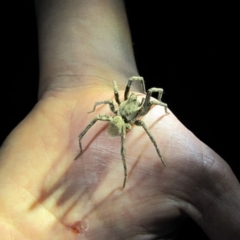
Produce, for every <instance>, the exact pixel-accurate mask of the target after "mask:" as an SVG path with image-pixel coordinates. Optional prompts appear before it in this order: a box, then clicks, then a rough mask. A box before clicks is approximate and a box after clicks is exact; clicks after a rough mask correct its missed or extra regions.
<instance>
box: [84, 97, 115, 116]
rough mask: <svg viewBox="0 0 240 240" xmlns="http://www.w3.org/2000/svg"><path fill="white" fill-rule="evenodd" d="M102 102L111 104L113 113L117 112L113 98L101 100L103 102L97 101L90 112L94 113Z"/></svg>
mask: <svg viewBox="0 0 240 240" xmlns="http://www.w3.org/2000/svg"><path fill="white" fill-rule="evenodd" d="M100 104H108V105H109V108H110V109H111V111H112V112H113V113H115V114H116V113H117V109H116V108H115V106H114V104H113V101H112V100H106V101H101V102H95V104H94V107H93V110H92V111H90V112H88V113H92V112H94V111H95V109H96V107H97V106H98V105H100Z"/></svg>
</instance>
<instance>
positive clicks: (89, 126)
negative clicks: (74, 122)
mask: <svg viewBox="0 0 240 240" xmlns="http://www.w3.org/2000/svg"><path fill="white" fill-rule="evenodd" d="M98 120H100V121H109V122H110V121H111V120H112V117H109V116H106V115H98V116H97V117H95V118H94V119H93V120H92V121H91V122H90V123H89V124H88V125H87V127H86V128H85V129H84V130H83V131H82V132H81V133H80V134H79V136H78V140H79V148H80V152H79V154H78V155H77V156H76V157H75V158H74V160H76V159H77V158H78V157H79V156H80V155H81V154H82V144H81V140H82V138H83V136H84V135H85V134H86V133H87V131H88V130H89V129H90V128H91V127H92V126H93V125H94V124H95V123H96V122H97V121H98Z"/></svg>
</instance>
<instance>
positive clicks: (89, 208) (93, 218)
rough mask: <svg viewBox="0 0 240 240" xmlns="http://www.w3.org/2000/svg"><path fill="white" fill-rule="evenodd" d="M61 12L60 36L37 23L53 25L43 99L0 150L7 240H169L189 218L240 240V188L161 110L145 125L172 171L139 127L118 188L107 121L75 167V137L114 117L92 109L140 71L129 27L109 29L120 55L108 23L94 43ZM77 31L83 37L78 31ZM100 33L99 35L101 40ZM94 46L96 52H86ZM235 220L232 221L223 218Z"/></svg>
mask: <svg viewBox="0 0 240 240" xmlns="http://www.w3.org/2000/svg"><path fill="white" fill-rule="evenodd" d="M41 2H44V1H41ZM49 2H50V1H49ZM53 2H54V1H53ZM73 2H74V1H73ZM79 2H80V1H79ZM81 2H84V1H81ZM88 3H90V1H88ZM58 4H59V6H60V8H61V4H60V3H59V2H58ZM40 5H41V4H40ZM90 5H91V4H90ZM100 5H101V4H100ZM67 7H69V6H67ZM42 9H43V10H44V7H43V8H42ZM61 9H67V10H69V8H66V7H62V8H61ZM74 9H78V8H76V7H75V6H74ZM82 9H84V14H85V15H86V16H93V14H92V15H91V14H86V13H87V10H88V9H86V6H85V7H84V8H82ZM89 9H90V10H91V11H92V8H89ZM96 9H97V10H95V11H98V12H97V13H98V14H95V15H94V16H100V17H101V14H100V15H99V11H100V10H99V9H100V8H96ZM107 10H108V8H104V11H107ZM113 10H114V9H111V11H107V13H108V14H106V12H105V14H104V19H105V22H104V23H105V24H106V23H107V22H110V21H109V18H108V16H111V19H110V20H111V24H113V25H114V23H116V22H117V21H112V15H111V14H109V12H111V13H112V12H114V11H113ZM118 10H119V9H118ZM52 11H53V12H54V9H53V10H52ZM102 11H103V10H102ZM53 12H51V11H50V13H51V14H49V12H47V13H48V14H47V16H51V18H53V20H56V19H54V13H53ZM59 12H60V13H62V12H61V11H59ZM59 12H58V16H59V15H60V20H59V19H58V21H55V22H59V23H61V24H60V25H61V26H60V28H61V31H59V28H57V27H56V26H55V27H54V28H53V29H55V31H54V34H60V36H59V35H57V36H55V35H54V36H53V35H52V32H51V31H50V32H48V31H49V29H48V28H47V27H46V25H47V24H48V25H47V26H49V22H50V23H51V21H52V20H51V19H50V20H49V18H48V17H45V18H43V17H42V18H40V19H42V20H41V21H43V22H44V21H46V23H47V24H46V23H41V24H40V29H41V32H42V34H40V35H41V36H42V38H44V34H45V36H47V37H45V40H44V41H43V43H41V41H40V49H41V50H40V55H41V56H40V62H41V66H42V67H41V69H42V70H41V79H40V101H39V102H38V104H37V105H36V106H35V108H34V109H33V110H32V112H31V113H30V114H29V115H28V116H27V117H26V118H25V119H24V121H23V122H21V123H20V124H19V126H18V127H17V128H16V129H15V130H14V131H13V132H12V133H11V134H10V135H9V137H8V138H7V139H6V141H5V143H4V145H3V146H2V148H1V153H0V154H1V155H0V158H1V160H0V183H1V192H0V194H1V195H0V199H1V221H0V226H1V230H2V234H3V236H6V239H11V238H12V236H14V237H15V238H17V239H34V238H35V239H75V238H76V237H79V238H83V239H84V238H85V239H141V238H142V239H146V238H148V239H151V238H152V239H154V238H167V237H168V238H171V237H172V236H173V235H174V233H175V231H176V230H177V229H178V228H179V227H180V226H181V224H182V222H183V221H184V219H185V217H186V216H190V217H191V218H193V219H194V220H195V221H196V222H197V223H198V224H199V225H200V226H201V227H202V229H203V230H204V231H205V232H206V233H207V234H208V236H209V237H210V238H211V239H231V238H232V239H234V237H236V236H237V235H239V231H238V229H237V226H239V217H238V216H239V183H238V182H237V180H236V178H235V176H234V175H233V173H232V171H231V170H230V169H229V167H228V165H227V164H226V163H225V162H224V161H223V160H222V159H221V158H220V157H219V156H218V155H217V154H216V153H214V152H213V151H212V150H211V149H209V148H208V147H207V146H205V145H204V144H203V143H202V142H201V141H199V140H198V139H197V138H196V137H195V136H194V135H193V134H192V133H191V132H189V131H188V130H187V129H186V128H185V127H184V126H183V125H182V124H181V123H180V122H179V121H178V120H177V119H176V118H175V117H174V115H173V113H170V114H168V115H165V114H164V110H163V108H162V107H160V106H156V107H153V108H152V110H151V111H150V112H149V113H148V114H147V115H146V116H144V117H143V118H142V120H144V121H145V122H146V124H147V126H148V127H149V130H150V131H151V132H152V134H153V136H154V137H155V139H156V141H157V144H158V147H159V148H160V150H161V153H162V155H163V157H164V159H165V161H166V163H167V167H166V168H164V167H163V165H162V164H161V162H160V159H159V158H158V156H157V154H156V151H155V149H154V146H153V145H152V143H151V141H150V140H149V138H148V136H147V135H146V134H145V132H144V130H143V129H141V128H140V127H137V126H134V127H133V129H132V130H131V131H130V132H129V133H128V134H127V141H126V161H127V166H128V174H129V176H128V181H127V185H126V188H125V189H124V190H122V181H123V167H122V160H121V155H120V145H121V143H120V139H119V138H114V139H112V138H110V137H109V136H108V134H107V131H106V125H107V124H106V123H101V122H98V123H97V124H95V125H94V127H92V129H91V130H89V132H88V133H87V134H86V136H84V138H83V140H82V144H83V150H84V152H83V154H82V155H81V157H80V158H79V159H78V160H77V161H73V159H74V157H75V156H76V155H77V154H78V152H79V147H78V138H77V136H78V134H79V133H80V132H81V131H82V130H83V129H84V128H85V126H86V125H87V124H88V123H89V121H91V120H92V118H93V117H94V116H95V115H97V114H99V113H103V114H105V113H106V114H111V113H110V111H109V109H108V106H99V107H98V108H97V109H96V111H95V112H94V113H92V114H87V112H88V111H90V110H91V109H92V107H93V104H94V102H96V101H99V100H105V99H112V98H113V89H112V80H116V81H117V82H118V83H119V88H120V89H122V90H123V89H124V87H125V85H126V81H127V79H128V77H130V76H132V75H136V74H137V72H136V70H135V69H134V63H132V57H131V51H129V48H128V47H126V46H128V45H127V44H126V43H127V42H128V37H126V34H125V30H122V28H118V27H117V28H116V27H115V28H114V29H117V31H119V29H121V31H122V32H121V34H119V35H116V33H115V32H114V31H113V30H112V31H113V32H114V33H115V34H112V33H113V32H111V31H110V32H111V36H115V37H114V38H113V39H114V41H115V40H116V36H118V37H119V36H124V38H117V39H121V45H120V46H121V48H120V47H119V46H118V45H117V44H116V42H114V44H113V46H114V47H113V46H112V45H111V44H110V43H112V39H111V38H109V35H108V34H107V32H105V33H104V34H103V33H102V31H105V29H109V26H108V28H102V29H103V30H102V29H101V28H97V29H94V27H91V28H90V29H92V28H93V30H92V32H91V34H93V35H91V34H90V35H91V37H89V35H88V34H89V33H88V31H89V30H90V29H89V28H83V29H82V28H81V27H79V26H77V27H76V25H74V24H75V23H76V22H77V23H78V22H80V26H82V25H83V26H85V25H84V24H86V25H87V26H89V22H87V23H86V21H74V23H72V22H71V21H70V24H66V25H67V28H66V27H64V26H65V25H64V24H62V22H61V19H64V17H62V16H61V14H59ZM63 12H64V14H66V12H67V13H68V11H66V12H65V11H63ZM40 15H41V14H40ZM85 15H84V16H85ZM119 15H121V14H119ZM70 19H71V18H70ZM68 20H69V19H68ZM95 20H96V19H94V24H96V23H97V21H95ZM114 20H115V19H114ZM41 21H40V22H41ZM64 22H65V23H67V22H68V21H64ZM100 22H102V21H100ZM94 24H90V26H94ZM41 25H42V26H41ZM69 26H71V27H69ZM96 26H97V24H96ZM75 28H76V29H81V31H73V32H72V31H71V29H75ZM66 29H67V30H68V31H70V33H69V32H68V31H67V30H66ZM69 29H70V30H69ZM84 29H85V30H84ZM86 29H87V31H86ZM99 29H101V31H100V32H101V36H97V37H96V36H95V35H94V34H95V33H97V32H99ZM110 29H111V28H110ZM46 32H47V33H46ZM66 32H67V33H66ZM78 32H79V34H80V35H81V34H82V33H84V34H83V36H80V37H79V36H77V37H76V38H77V40H78V39H81V41H80V42H78V41H76V39H74V37H75V35H77V33H78ZM86 32H87V33H88V34H87V33H86ZM43 33H44V34H43ZM63 33H64V34H63ZM73 33H74V34H73ZM123 33H124V34H123ZM71 34H72V35H71ZM92 36H94V37H92ZM65 37H66V39H65ZM46 39H47V40H46ZM69 39H70V40H69ZM109 39H110V40H109ZM122 39H124V41H125V42H124V41H123V40H122ZM73 40H74V41H73ZM85 40H86V41H85ZM95 40H96V42H95ZM106 40H109V42H107V43H106ZM89 42H90V46H91V47H89V45H88V43H89ZM123 42H124V43H123ZM49 43H50V44H49ZM53 43H54V44H53ZM76 43H77V44H76ZM116 45H117V47H116ZM72 46H74V47H72ZM78 46H80V47H78ZM86 46H87V47H86ZM105 46H108V47H107V48H106V47H105ZM123 46H125V48H123ZM89 48H90V50H91V51H86V49H89ZM102 49H103V50H104V51H103V53H102V52H101V51H102ZM110 49H114V51H111V50H110ZM116 49H118V51H116ZM119 49H121V51H120V50H119ZM64 51H65V52H64ZM88 54H92V55H88ZM115 54H116V55H115ZM79 56H84V59H82V58H81V57H79ZM89 56H90V57H89ZM105 56H107V57H105ZM126 56H127V57H126ZM124 57H125V58H124ZM78 58H80V61H78ZM126 58H127V59H126ZM62 59H64V61H62ZM53 60H54V61H53ZM89 63H91V66H90V67H89ZM124 63H127V64H126V65H127V66H126V65H124ZM129 63H130V64H129ZM76 66H77V67H76ZM83 69H84V70H83ZM122 69H124V71H122ZM97 76H99V77H97ZM120 96H123V91H120ZM163 100H164V99H163ZM110 143H111V144H110ZM139 149H140V150H139ZM229 215H231V218H230V219H228V221H225V220H226V218H227V217H226V216H229ZM81 227H82V229H81Z"/></svg>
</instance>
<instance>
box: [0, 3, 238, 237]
mask: <svg viewBox="0 0 240 240" xmlns="http://www.w3.org/2000/svg"><path fill="white" fill-rule="evenodd" d="M219 4H220V3H218V6H215V5H214V3H213V2H211V1H208V2H207V3H192V5H183V4H182V3H181V4H180V3H174V2H172V1H171V2H170V1H167V3H166V2H164V1H140V0H138V1H137V0H132V1H131V0H129V1H126V8H127V13H128V16H129V22H130V28H131V32H132V38H133V46H134V51H135V56H136V59H137V65H138V68H139V72H140V75H141V76H144V78H145V80H146V83H147V88H149V87H152V86H155V87H162V88H163V89H164V96H163V101H164V102H166V103H168V105H169V107H170V109H171V110H172V111H173V112H174V113H175V115H176V116H177V117H178V118H179V119H180V121H182V122H183V124H184V125H186V126H187V128H189V129H190V130H191V131H192V132H193V133H194V134H195V135H196V136H198V138H200V139H201V140H202V141H203V142H205V143H206V144H207V145H209V146H210V147H211V148H212V149H214V150H215V151H216V152H217V153H219V155H221V156H222V157H223V158H224V159H225V160H226V161H227V162H228V163H229V164H230V166H231V167H232V169H233V171H234V172H235V174H236V175H237V177H238V179H240V171H239V167H238V166H237V164H238V161H237V160H238V159H239V157H238V155H237V151H236V150H237V148H236V146H237V144H236V140H234V137H236V138H237V136H238V135H237V134H238V132H239V128H238V125H236V124H235V122H236V118H237V117H236V114H235V112H236V110H235V109H237V102H236V98H237V97H236V96H237V95H236V94H234V92H235V90H236V89H237V86H236V81H237V79H239V78H237V77H236V76H234V74H233V72H234V69H235V65H236V64H235V63H236V62H235V61H234V57H235V56H234V55H235V54H234V52H235V48H236V45H235V44H234V39H235V37H234V32H236V30H235V31H234V30H233V24H234V14H231V9H230V10H229V9H228V6H226V5H224V6H219ZM2 10H4V12H5V13H6V16H8V17H5V18H4V21H3V22H2V34H3V37H2V41H3V44H2V48H3V50H2V59H3V60H4V64H3V65H2V73H3V74H2V87H1V94H0V95H1V131H0V133H1V134H0V144H1V143H2V142H3V140H4V139H5V138H6V136H7V135H8V134H9V133H10V131H11V130H12V129H13V128H14V127H15V126H16V125H17V124H18V123H19V122H20V121H21V120H22V119H23V118H24V117H25V116H26V115H27V114H28V113H29V111H30V110H31V109H32V108H33V107H34V105H35V103H36V101H37V90H38V49H37V44H38V43H37V26H36V16H35V10H34V3H33V1H31V0H25V1H21V2H18V1H17V3H14V4H13V3H11V2H10V1H9V2H8V3H4V5H3V6H2ZM234 110H235V111H234ZM237 139H238V138H237ZM29 141H31V140H29ZM190 230H191V232H190ZM193 231H194V232H195V234H194V235H192V232H193ZM179 239H184V240H188V239H189V240H190V239H191V240H192V239H201V240H202V239H203V240H205V239H208V238H207V237H206V236H205V235H204V233H203V232H202V231H201V229H199V228H198V226H196V224H195V223H193V222H192V221H190V220H189V222H188V224H187V225H185V227H184V228H183V229H182V232H181V236H180V238H179Z"/></svg>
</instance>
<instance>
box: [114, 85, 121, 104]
mask: <svg viewBox="0 0 240 240" xmlns="http://www.w3.org/2000/svg"><path fill="white" fill-rule="evenodd" d="M113 90H114V96H115V101H116V102H117V104H118V105H120V104H121V101H120V98H119V93H118V86H117V82H116V81H113Z"/></svg>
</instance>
